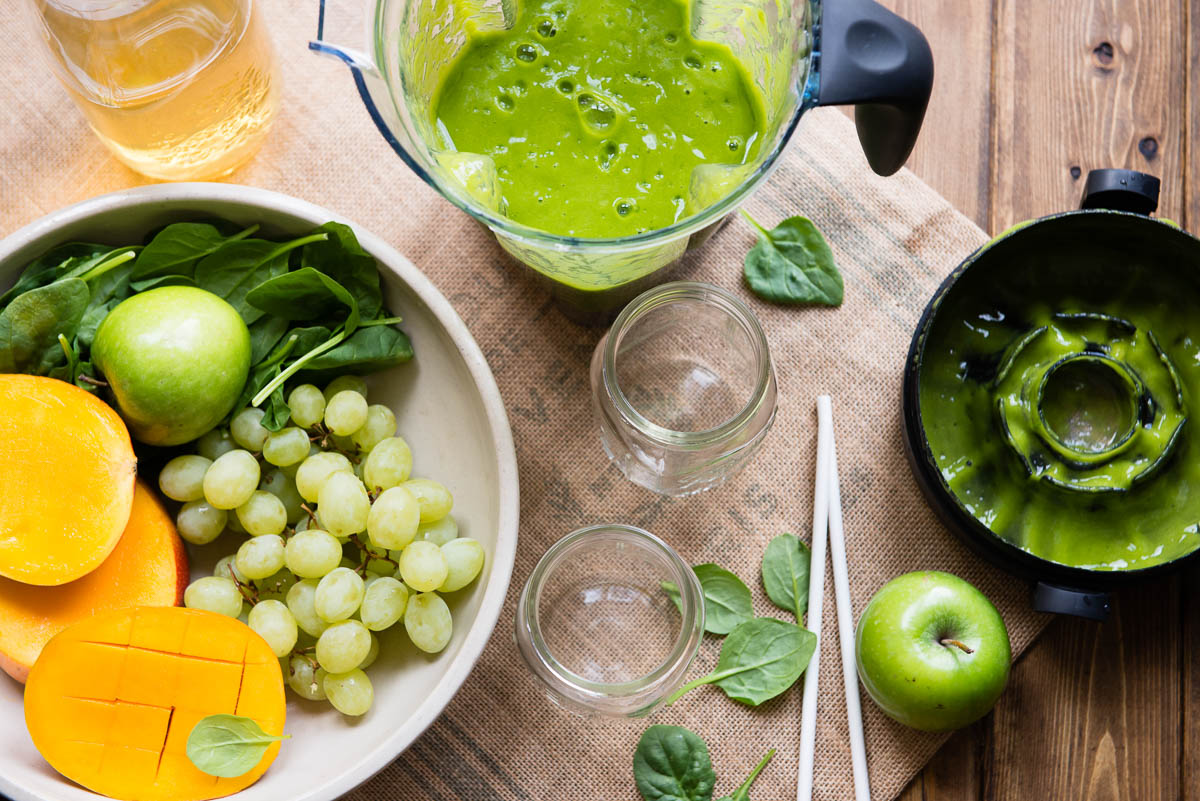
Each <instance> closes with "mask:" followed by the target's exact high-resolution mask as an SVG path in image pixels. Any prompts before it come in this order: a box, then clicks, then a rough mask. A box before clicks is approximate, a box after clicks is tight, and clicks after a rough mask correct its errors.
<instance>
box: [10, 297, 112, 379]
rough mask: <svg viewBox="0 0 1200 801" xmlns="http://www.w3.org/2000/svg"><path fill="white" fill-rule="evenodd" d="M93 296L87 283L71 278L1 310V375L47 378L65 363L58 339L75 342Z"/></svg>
mask: <svg viewBox="0 0 1200 801" xmlns="http://www.w3.org/2000/svg"><path fill="white" fill-rule="evenodd" d="M90 295H91V292H90V291H89V290H88V285H87V283H86V282H85V281H83V280H81V279H79V278H68V279H65V280H62V281H57V282H55V283H53V284H47V285H46V286H41V287H37V288H35V289H31V290H29V291H28V292H24V293H22V294H20V295H17V296H16V297H15V298H13V300H12V302H11V303H9V304H8V305H7V306H5V307H4V310H3V311H0V373H29V374H31V375H46V374H47V373H48V372H49V371H50V370H52V369H53V368H55V367H57V366H59V365H62V364H65V363H66V361H67V354H66V353H64V352H63V348H62V345H61V344H60V342H59V339H58V337H59V335H60V334H61V335H62V336H64V337H66V339H67V341H68V342H69V341H71V340H72V339H74V337H75V331H76V329H77V328H78V327H79V323H80V320H82V319H83V314H84V311H85V310H86V309H87V305H88V298H89V297H90Z"/></svg>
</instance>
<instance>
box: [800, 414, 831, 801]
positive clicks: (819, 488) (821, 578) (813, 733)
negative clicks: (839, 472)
mask: <svg viewBox="0 0 1200 801" xmlns="http://www.w3.org/2000/svg"><path fill="white" fill-rule="evenodd" d="M822 398H824V400H825V402H826V404H828V402H829V398H828V396H825V395H822V396H821V397H819V398H817V410H818V415H817V477H816V483H815V486H814V488H813V526H812V567H811V569H810V570H809V579H808V628H809V630H810V631H812V633H813V634H815V635H817V648H816V651H814V652H813V657H812V662H810V663H809V665H808V669H807V670H806V671H805V672H804V698H803V701H802V703H801V707H800V765H799V768H798V771H797V775H796V801H812V790H813V749H814V748H815V747H816V742H817V685H818V684H819V682H820V668H821V614H822V596H823V594H824V592H825V543H826V539H827V536H828V532H829V491H830V489H831V487H832V482H831V481H830V480H829V478H830V475H831V474H830V468H831V467H832V464H831V458H830V457H832V455H833V428H832V426H831V417H830V416H829V415H826V416H825V417H824V418H822V416H821V414H820V408H821V400H822Z"/></svg>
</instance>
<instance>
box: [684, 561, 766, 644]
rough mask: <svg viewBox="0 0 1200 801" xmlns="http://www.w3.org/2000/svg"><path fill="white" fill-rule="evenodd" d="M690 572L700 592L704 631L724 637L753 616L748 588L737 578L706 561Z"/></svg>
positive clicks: (752, 606)
mask: <svg viewBox="0 0 1200 801" xmlns="http://www.w3.org/2000/svg"><path fill="white" fill-rule="evenodd" d="M692 570H693V571H694V572H695V573H696V578H698V579H700V588H701V589H702V590H703V591H704V630H705V631H707V632H709V633H710V634H728V633H729V632H731V631H733V630H734V628H736V627H737V625H738V624H739V623H745V622H746V621H747V620H751V619H753V617H754V605H753V602H752V600H751V598H750V588H749V587H747V586H746V585H745V584H744V583H743V582H742V580H741V579H740V578H738V577H737V576H735V575H734V574H733V573H730V572H729V571H728V570H726V569H725V568H723V567H720V566H719V565H714V564H712V563H711V562H706V563H705V564H702V565H696V566H695V567H694V568H692Z"/></svg>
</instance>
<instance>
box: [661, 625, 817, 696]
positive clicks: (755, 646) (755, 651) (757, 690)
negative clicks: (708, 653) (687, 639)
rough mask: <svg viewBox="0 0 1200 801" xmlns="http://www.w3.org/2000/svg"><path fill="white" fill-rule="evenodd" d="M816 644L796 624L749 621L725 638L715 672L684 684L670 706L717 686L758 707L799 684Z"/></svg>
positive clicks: (815, 640)
mask: <svg viewBox="0 0 1200 801" xmlns="http://www.w3.org/2000/svg"><path fill="white" fill-rule="evenodd" d="M816 645H817V636H816V635H815V634H813V633H812V632H811V631H807V630H805V629H802V628H800V627H799V626H797V625H795V624H793V623H784V622H783V621H782V620H776V619H775V618H771V617H759V618H755V619H754V620H750V621H747V622H745V623H742V624H740V625H739V626H738V627H737V628H735V629H734V630H733V631H731V632H730V633H729V636H728V637H726V638H725V642H724V644H723V645H722V646H721V655H720V656H719V657H718V658H717V666H716V668H715V669H714V670H713V672H712V673H709V674H708V675H707V676H701V677H700V678H698V679H693V680H692V681H689V682H688V683H687V684H684V685H683V686H682V687H680V688H679V689H678V690H676V691H675V692H674V693H673V694H672V695H671V697H670V698H668V699H667V703H668V704H672V703H674V702H675V701H678V700H679V698H680V697H682V696H683V695H684V693H687V692H688V691H689V690H693V689H695V688H696V687H699V686H701V685H703V684H715V685H717V686H718V687H720V688H721V689H722V690H724V691H725V694H726V695H727V696H729V697H730V698H732V699H733V700H734V701H740V702H741V703H743V704H748V705H750V706H758V705H759V704H761V703H763V702H764V701H769V700H771V699H772V698H774V697H775V696H777V695H779V694H780V693H782V692H784V691H786V690H787V689H788V688H789V687H791V686H792V685H793V684H795V683H796V679H798V678H800V675H801V674H802V673H804V670H805V668H807V667H808V663H809V660H811V659H812V655H813V651H814V650H815V649H816Z"/></svg>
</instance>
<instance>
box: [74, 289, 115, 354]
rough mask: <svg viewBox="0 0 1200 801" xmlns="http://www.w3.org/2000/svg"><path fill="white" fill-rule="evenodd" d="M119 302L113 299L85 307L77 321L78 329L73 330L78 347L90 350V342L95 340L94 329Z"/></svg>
mask: <svg viewBox="0 0 1200 801" xmlns="http://www.w3.org/2000/svg"><path fill="white" fill-rule="evenodd" d="M120 302H121V301H119V300H115V299H114V300H110V301H109V302H107V303H98V304H95V305H89V306H88V307H87V311H85V312H84V313H83V317H82V318H81V319H80V321H79V327H78V328H77V329H75V341H76V343H77V345H78V346H80V347H84V348H88V349H89V350H90V349H91V347H92V342H93V341H94V340H95V339H96V329H97V328H99V327H100V323H102V322H104V318H105V317H107V316H108V313H109V312H110V311H112V310H113V309H114V308H116V306H117V304H118V303H120Z"/></svg>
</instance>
